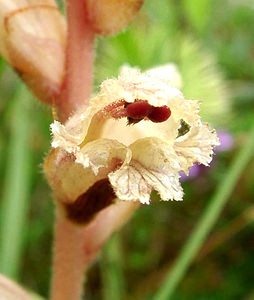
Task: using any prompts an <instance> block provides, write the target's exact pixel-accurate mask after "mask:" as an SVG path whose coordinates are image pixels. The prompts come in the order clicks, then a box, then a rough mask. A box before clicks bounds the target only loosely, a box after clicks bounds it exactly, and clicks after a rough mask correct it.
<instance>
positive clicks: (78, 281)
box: [50, 215, 86, 300]
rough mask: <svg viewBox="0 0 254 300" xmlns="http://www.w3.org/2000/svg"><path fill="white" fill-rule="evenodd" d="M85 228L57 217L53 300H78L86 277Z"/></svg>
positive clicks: (52, 288) (52, 287) (62, 217)
mask: <svg viewBox="0 0 254 300" xmlns="http://www.w3.org/2000/svg"><path fill="white" fill-rule="evenodd" d="M85 265H86V264H85V262H84V253H83V227H80V226H77V225H75V224H73V223H71V222H70V221H68V220H67V219H66V218H65V217H64V216H61V215H57V217H56V224H55V246H54V259H53V277H52V286H51V298H50V299H51V300H70V299H72V300H78V299H80V298H81V295H82V286H83V277H84V269H85Z"/></svg>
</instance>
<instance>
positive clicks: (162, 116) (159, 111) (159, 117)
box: [148, 105, 171, 123]
mask: <svg viewBox="0 0 254 300" xmlns="http://www.w3.org/2000/svg"><path fill="white" fill-rule="evenodd" d="M170 115H171V110H170V108H169V107H168V106H166V105H164V106H159V107H154V106H153V109H152V111H151V113H150V114H149V115H148V118H149V120H151V121H152V122H154V123H160V122H164V121H166V120H167V119H168V118H169V117H170Z"/></svg>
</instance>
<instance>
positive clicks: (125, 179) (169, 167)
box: [109, 138, 183, 204]
mask: <svg viewBox="0 0 254 300" xmlns="http://www.w3.org/2000/svg"><path fill="white" fill-rule="evenodd" d="M130 149H131V150H132V160H131V162H130V163H129V165H127V166H123V167H121V168H120V169H119V170H117V171H115V172H112V173H110V174H109V180H110V182H111V184H112V186H113V188H114V190H115V193H116V195H117V196H118V198H119V199H122V200H138V201H140V202H141V203H146V204H148V203H149V202H150V194H151V191H152V190H156V191H158V193H159V194H160V197H161V199H162V200H182V197H183V191H182V188H181V186H180V183H179V175H178V171H179V169H180V165H179V162H178V157H177V155H176V153H175V152H174V149H173V147H172V146H171V145H170V144H168V143H166V142H164V141H162V140H160V139H158V138H145V139H140V140H138V141H136V142H135V143H133V144H132V145H131V146H130Z"/></svg>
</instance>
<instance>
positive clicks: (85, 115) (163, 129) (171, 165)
mask: <svg viewBox="0 0 254 300" xmlns="http://www.w3.org/2000/svg"><path fill="white" fill-rule="evenodd" d="M141 6H142V1H140V0H129V1H124V0H123V1H114V0H101V1H93V0H90V1H89V0H87V1H85V0H72V1H67V3H66V8H67V19H66V20H65V18H64V16H63V15H62V14H61V12H60V11H59V9H58V7H57V5H56V3H55V2H54V1H53V0H19V1H14V0H0V51H1V54H2V55H3V57H4V58H5V59H6V60H7V61H8V63H9V64H10V65H12V67H13V68H14V69H15V70H16V71H17V72H18V74H19V75H20V76H21V78H22V79H23V80H24V81H25V82H26V83H27V85H28V86H29V87H30V89H31V90H32V91H33V92H34V94H35V95H36V96H37V97H38V99H39V100H41V101H42V102H44V103H47V104H50V105H51V106H52V108H53V109H54V112H55V114H54V115H55V117H56V120H55V121H54V122H53V123H52V125H51V131H52V136H53V139H52V150H51V151H50V152H49V154H48V156H47V158H46V159H45V163H44V171H45V175H46V177H47V179H48V182H49V184H50V186H51V188H52V190H53V194H54V197H55V200H56V227H55V246H54V259H53V279H52V291H51V299H53V300H57V299H61V300H64V299H68V300H69V299H73V300H75V299H79V298H80V295H81V294H82V282H83V273H84V271H85V270H86V269H87V266H88V264H89V263H90V262H91V261H93V260H94V258H95V257H96V254H97V253H98V251H99V250H100V249H101V247H102V245H103V244H104V242H105V241H106V240H107V239H108V238H109V236H110V235H111V234H112V232H114V231H115V230H117V229H118V228H119V227H120V226H121V225H122V224H124V223H125V222H126V221H127V220H128V218H129V217H130V216H131V215H132V213H133V212H134V211H135V210H136V209H137V208H138V207H139V206H140V205H139V204H150V202H151V200H150V195H151V192H152V191H153V190H155V191H157V192H158V194H159V196H160V198H161V199H162V200H164V201H168V200H177V201H178V200H183V194H184V193H183V190H182V187H181V185H180V182H179V172H181V171H183V172H185V173H186V174H188V172H189V169H190V167H191V166H192V165H193V164H195V163H200V164H203V165H206V166H208V165H209V163H210V162H211V160H212V155H213V147H214V146H216V145H218V144H219V142H218V138H217V135H216V132H215V130H213V129H211V128H210V127H209V126H208V125H207V124H206V123H203V122H202V121H201V119H200V116H199V102H198V101H196V100H187V99H185V97H184V95H183V94H182V92H181V91H180V89H181V76H180V75H179V73H178V71H177V68H176V67H175V66H174V65H172V64H168V65H165V66H158V67H156V68H153V69H150V70H147V71H145V72H141V71H140V70H139V69H138V68H131V67H129V66H123V67H122V68H121V70H120V74H119V76H118V77H117V78H113V79H107V80H105V81H104V82H102V83H101V85H100V89H99V91H98V93H97V94H94V95H92V93H91V86H92V71H93V51H94V47H93V44H94V40H95V38H96V36H97V35H104V36H107V35H109V34H115V33H117V32H119V31H120V30H121V29H123V28H125V27H126V26H127V25H128V23H129V22H130V21H131V20H132V19H133V17H135V15H136V14H137V12H138V11H139V9H140V7H141ZM27 297H28V299H29V296H27ZM12 299H15V293H14V295H13V298H12Z"/></svg>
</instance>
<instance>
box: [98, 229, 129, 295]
mask: <svg viewBox="0 0 254 300" xmlns="http://www.w3.org/2000/svg"><path fill="white" fill-rule="evenodd" d="M121 254H122V251H121V240H120V236H119V234H115V235H114V236H113V237H112V238H111V239H110V240H109V241H108V243H107V245H106V247H105V248H104V250H103V256H102V262H101V274H102V280H103V297H102V299H103V300H119V299H124V296H125V289H124V276H123V272H122V262H123V260H122V255H121Z"/></svg>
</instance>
